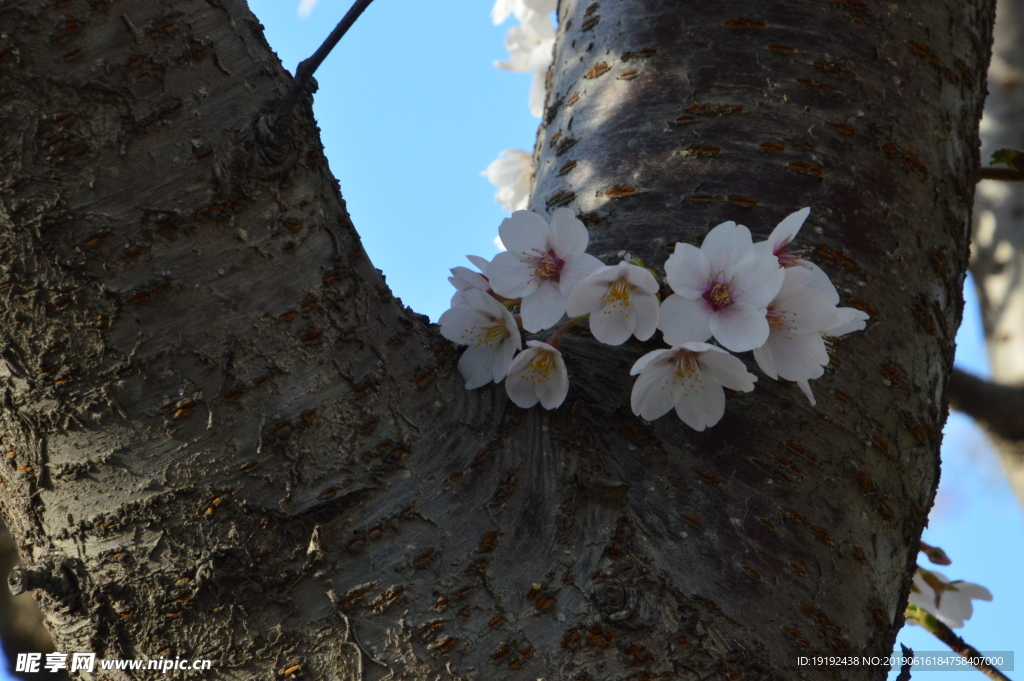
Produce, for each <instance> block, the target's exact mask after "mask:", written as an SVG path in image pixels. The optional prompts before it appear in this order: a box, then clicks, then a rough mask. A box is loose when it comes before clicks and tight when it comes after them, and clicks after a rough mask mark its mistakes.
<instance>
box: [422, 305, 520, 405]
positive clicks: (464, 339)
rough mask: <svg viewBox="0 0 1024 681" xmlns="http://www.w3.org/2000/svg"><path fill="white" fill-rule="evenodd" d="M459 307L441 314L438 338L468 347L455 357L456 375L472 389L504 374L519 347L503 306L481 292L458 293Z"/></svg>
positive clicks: (515, 330)
mask: <svg viewBox="0 0 1024 681" xmlns="http://www.w3.org/2000/svg"><path fill="white" fill-rule="evenodd" d="M462 302H463V304H462V305H461V306H459V307H453V308H452V309H450V310H448V311H447V312H445V313H444V314H443V315H441V318H440V319H439V320H438V323H439V324H440V325H441V335H442V336H444V337H445V338H447V339H448V340H450V341H452V342H453V343H458V344H459V345H468V346H469V347H468V348H466V351H465V352H464V353H462V357H460V358H459V373H460V374H462V377H463V378H464V379H466V389H467V390H472V389H473V388H479V387H480V386H482V385H485V384H487V383H490V382H491V381H494V382H495V383H498V382H499V381H501V380H502V379H503V378H505V375H506V374H508V370H509V366H510V365H511V364H512V356H513V355H514V354H515V352H516V350H519V349H520V348H522V347H523V344H522V340H521V339H520V337H519V328H518V327H517V326H516V320H515V319H514V318H513V317H512V315H511V314H509V311H508V310H507V309H506V308H505V306H504V305H502V304H501V303H499V302H498V301H497V300H495V299H494V298H492V297H491V296H489V295H487V294H486V293H484V292H483V291H478V290H476V289H469V290H466V291H463V293H462Z"/></svg>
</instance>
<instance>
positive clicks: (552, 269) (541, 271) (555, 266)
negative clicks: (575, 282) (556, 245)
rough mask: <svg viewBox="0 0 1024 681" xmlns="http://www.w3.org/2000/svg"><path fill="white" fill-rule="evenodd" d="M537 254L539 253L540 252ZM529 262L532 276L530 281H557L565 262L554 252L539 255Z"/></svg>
mask: <svg viewBox="0 0 1024 681" xmlns="http://www.w3.org/2000/svg"><path fill="white" fill-rule="evenodd" d="M537 252H538V253H540V251H537ZM530 260H531V265H533V276H532V277H531V278H530V281H554V282H557V281H559V279H560V277H561V276H562V267H564V266H565V261H564V260H562V259H561V258H559V257H558V256H557V255H555V252H554V251H548V252H547V253H540V255H537V256H534V257H533V258H531V259H530Z"/></svg>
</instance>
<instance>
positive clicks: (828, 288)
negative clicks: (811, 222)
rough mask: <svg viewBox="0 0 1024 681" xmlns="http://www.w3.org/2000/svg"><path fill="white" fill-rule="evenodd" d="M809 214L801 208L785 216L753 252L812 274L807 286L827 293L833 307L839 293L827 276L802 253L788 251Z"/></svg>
mask: <svg viewBox="0 0 1024 681" xmlns="http://www.w3.org/2000/svg"><path fill="white" fill-rule="evenodd" d="M810 213H811V209H810V208H801V209H800V210H798V211H797V212H795V213H792V214H790V215H787V216H786V217H784V218H783V219H782V222H780V223H779V224H778V225H776V226H775V229H773V230H772V233H771V235H769V237H768V239H767V240H765V241H759V242H758V243H756V244H754V250H755V251H757V252H758V253H771V254H772V255H774V256H775V257H776V258H778V260H779V265H780V266H781V267H784V268H791V267H803V268H804V269H807V270H810V271H811V272H813V273H814V279H813V280H812V281H811V283H810V284H809V285H811V286H814V287H815V288H819V289H821V290H822V291H824V292H825V293H827V294H828V295H829V296H830V297H831V298H832V303H833V304H834V305H835V304H838V303H839V293H838V292H837V291H836V287H835V286H834V285H833V284H832V280H830V279H829V278H828V275H827V274H825V272H824V271H822V269H821V268H820V267H818V266H817V265H815V264H814V263H813V262H811V261H810V260H806V259H804V258H803V257H801V256H803V252H802V251H789V247H790V245H791V244H792V243H793V239H795V238H796V235H797V234H798V233H799V232H800V228H801V227H802V226H803V224H804V221H805V220H807V216H808V215H810Z"/></svg>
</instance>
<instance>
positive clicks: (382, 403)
mask: <svg viewBox="0 0 1024 681" xmlns="http://www.w3.org/2000/svg"><path fill="white" fill-rule="evenodd" d="M891 7H892V6H890V5H882V4H878V5H877V6H874V5H872V6H870V7H869V6H868V5H866V4H862V3H861V2H859V1H858V2H854V1H853V0H845V1H844V2H837V3H820V2H818V1H817V0H802V1H799V2H790V3H785V4H780V3H774V2H767V1H764V0H762V1H761V2H743V3H739V2H722V3H704V4H703V6H701V5H698V4H695V3H678V2H671V1H669V0H637V1H636V2H630V3H624V2H623V3H577V2H573V1H572V0H569V1H568V2H563V3H562V6H561V7H560V10H559V11H560V20H561V28H560V36H559V44H558V46H557V47H556V63H555V66H554V68H553V69H552V90H551V92H552V94H551V96H550V100H549V108H548V113H547V117H546V119H545V120H546V124H545V126H544V127H543V128H542V130H541V134H540V138H539V141H538V163H539V169H540V170H539V175H538V180H537V189H536V192H535V196H536V198H535V205H536V206H537V207H539V208H542V209H544V208H553V207H555V206H557V205H566V204H569V205H573V206H574V207H575V208H576V209H577V210H578V212H580V213H583V214H584V217H585V219H586V221H587V222H588V224H589V226H590V231H591V239H592V243H593V244H594V246H593V248H592V251H596V253H597V255H599V257H602V258H603V259H604V260H606V261H607V262H612V261H615V260H616V259H617V257H618V255H617V254H618V253H619V252H620V251H625V250H629V251H631V252H633V253H634V254H636V255H639V256H641V257H643V258H644V259H645V261H647V262H648V263H649V264H651V265H653V266H654V267H655V268H660V266H661V264H662V263H663V262H664V260H665V257H666V255H667V251H666V250H665V249H664V248H663V247H664V246H666V245H667V244H669V243H670V242H672V241H675V240H689V241H698V240H699V238H700V236H701V235H702V234H703V233H704V232H705V231H706V230H707V228H708V227H710V226H711V225H713V224H715V223H717V222H720V221H722V220H725V219H729V218H734V217H737V216H740V217H741V219H742V221H744V222H746V223H747V224H749V225H750V226H751V227H752V228H753V229H754V231H755V233H756V234H757V235H758V236H760V237H763V236H765V235H766V234H767V232H768V231H769V230H770V228H771V226H772V225H774V223H775V222H776V221H777V220H778V219H779V218H780V217H782V216H783V215H785V214H786V213H788V212H791V211H792V210H795V209H797V208H800V207H801V206H803V205H811V206H813V207H814V211H815V212H814V213H813V214H812V218H811V220H810V224H809V225H808V226H807V227H805V234H804V235H803V237H802V241H803V243H805V244H806V245H808V246H809V247H810V248H811V249H812V252H813V253H814V254H815V257H816V259H817V260H818V261H819V262H820V263H821V264H822V266H823V267H824V268H825V269H826V271H827V272H828V273H829V274H830V275H831V276H832V277H833V279H834V280H835V281H836V282H837V284H838V285H839V286H840V289H841V290H842V291H843V293H844V295H845V296H846V298H847V302H848V303H852V304H854V305H859V306H861V307H863V308H864V309H865V310H867V311H868V312H869V313H870V314H871V315H872V317H873V319H872V321H871V322H870V325H869V328H868V330H867V332H866V333H865V334H863V335H861V336H859V337H855V338H853V339H850V340H848V341H844V342H843V343H842V345H841V348H840V351H839V353H838V356H837V357H836V362H835V368H836V369H837V370H836V372H835V373H834V375H832V374H830V375H829V376H827V377H825V378H823V379H821V380H820V381H817V382H816V385H815V388H816V392H817V395H818V402H819V404H818V407H817V408H811V407H810V406H809V405H808V404H807V403H806V401H805V400H804V398H803V396H802V395H801V394H800V393H799V391H798V390H796V389H795V388H794V387H793V386H791V385H784V384H780V383H774V382H772V381H770V380H766V379H763V378H762V380H761V381H760V383H759V386H758V389H757V390H756V391H755V392H754V393H751V394H748V395H731V396H730V401H729V406H728V409H727V413H726V416H725V418H724V419H723V421H722V423H721V424H719V426H717V427H715V428H714V429H712V430H710V431H708V432H705V433H700V434H698V433H694V432H692V431H690V430H688V429H687V428H686V427H685V426H684V425H682V424H681V423H680V422H678V421H677V420H674V419H672V418H664V419H661V420H659V421H657V422H655V423H644V422H642V421H639V420H638V419H636V418H635V417H633V416H632V414H631V412H630V410H629V388H630V385H631V381H630V379H629V377H628V370H629V367H630V365H631V364H632V361H633V360H634V359H635V358H636V357H638V356H639V355H640V354H641V353H643V352H645V351H646V350H649V349H652V348H654V347H656V346H657V343H655V342H653V341H652V342H650V343H646V344H640V343H631V344H627V345H626V346H624V347H622V348H618V349H610V348H608V347H607V346H600V345H599V344H597V343H595V342H594V341H592V340H590V339H588V338H587V337H586V335H585V334H583V333H576V334H570V335H569V337H567V338H566V339H565V340H564V342H563V349H564V350H565V351H566V353H567V356H568V359H567V362H568V365H569V373H570V377H571V381H572V389H571V390H570V394H569V398H568V400H567V401H566V403H565V405H563V407H562V408H561V409H560V410H558V411H556V412H551V413H548V412H543V411H541V410H539V409H532V410H528V411H523V410H520V409H518V408H516V407H514V406H510V405H509V403H508V401H507V399H506V398H505V396H504V392H503V389H502V387H498V388H486V389H481V390H477V391H473V392H467V391H465V390H463V389H462V385H461V381H460V379H459V378H458V376H457V373H456V370H455V361H456V358H457V354H456V353H455V351H454V350H453V349H452V348H450V347H449V346H448V344H447V343H446V342H443V341H442V340H441V339H440V338H439V336H438V335H437V333H436V331H435V330H434V329H432V328H431V327H430V326H429V325H428V324H427V321H426V319H424V318H423V317H419V316H416V315H414V314H412V313H411V312H409V311H407V310H405V309H403V308H402V306H401V305H400V303H399V302H398V301H396V300H395V299H394V298H393V297H392V296H391V295H390V293H389V292H388V291H387V289H386V287H385V286H384V283H383V280H382V278H381V277H380V276H379V273H377V272H376V271H375V270H374V269H373V268H372V266H371V265H370V263H369V262H368V260H367V259H366V257H365V254H364V253H363V251H362V249H361V247H360V245H359V241H358V237H357V235H356V234H355V231H354V229H353V227H352V225H351V223H350V222H349V220H348V217H347V214H346V213H345V208H344V203H343V201H342V200H341V197H340V195H339V193H338V190H337V185H336V183H335V182H334V180H333V178H332V177H331V176H330V174H329V171H328V169H327V164H326V161H325V159H324V158H323V156H322V152H321V148H320V145H319V141H318V139H317V136H316V130H315V127H314V124H313V121H312V117H311V113H310V111H309V108H308V105H307V106H305V107H303V110H302V111H301V112H299V114H298V115H296V116H295V118H294V119H293V124H292V126H291V128H290V129H289V130H288V131H287V132H286V134H284V135H282V136H281V137H280V138H271V137H269V136H267V135H266V134H264V135H260V134H258V132H257V131H256V130H257V129H258V127H259V126H258V124H257V121H258V117H259V115H260V114H261V113H266V112H268V111H272V110H273V106H274V104H275V103H276V101H277V99H278V98H279V97H280V96H281V95H282V93H283V92H284V91H285V89H286V87H287V85H288V82H289V78H288V76H287V74H286V73H285V72H284V71H283V69H282V68H281V67H280V64H279V63H278V62H277V60H276V59H275V58H274V56H273V54H272V53H271V52H270V50H269V49H268V47H267V45H266V44H265V42H264V40H263V38H262V35H261V33H260V31H259V27H258V24H257V23H256V21H255V19H254V18H253V17H252V16H251V15H250V14H249V13H248V11H247V10H246V9H245V7H244V6H242V5H240V4H239V3H238V2H237V1H236V0H222V1H220V2H214V1H213V0H210V1H209V2H201V1H200V0H191V1H182V2H174V3H169V2H153V1H152V0H149V1H143V0H137V1H135V2H129V1H125V2H120V3H115V4H112V3H108V2H104V1H98V2H93V3H85V2H84V1H80V0H68V1H67V2H65V3H63V4H54V3H43V2H24V3H20V4H18V5H17V6H5V7H4V8H3V10H2V11H0V28H2V30H3V31H4V36H5V37H4V38H3V40H4V43H3V45H2V46H0V62H2V63H0V69H2V74H0V75H2V79H0V84H2V85H0V116H2V117H3V125H4V127H5V129H7V130H8V131H9V132H8V134H6V135H5V137H4V138H3V139H2V140H0V158H2V159H3V162H4V170H3V173H4V178H3V181H4V182H5V186H7V187H8V188H9V191H8V192H6V193H5V194H3V196H2V198H0V201H2V203H0V206H2V208H0V210H2V211H3V212H2V214H0V222H2V227H3V229H2V231H0V263H4V265H3V267H4V268H5V273H4V278H3V283H4V286H3V287H2V288H0V296H3V301H4V304H3V309H2V311H0V321H2V326H0V328H2V329H4V330H5V333H6V335H7V338H6V342H7V347H6V350H5V351H4V353H3V357H4V359H5V362H6V367H7V369H6V373H7V375H6V376H5V377H4V381H5V387H4V405H3V409H2V411H0V437H2V439H3V443H4V445H5V447H6V451H7V454H6V455H5V456H4V461H5V463H3V464H0V465H2V466H4V469H3V473H2V477H3V480H4V485H3V486H2V487H0V495H2V500H3V506H2V510H3V513H4V516H5V518H6V519H7V520H8V521H9V523H10V524H11V527H12V529H13V531H14V534H15V536H16V537H17V538H18V541H19V546H20V547H21V549H22V552H23V555H24V556H25V557H26V561H27V562H28V563H29V567H30V568H31V570H32V571H31V573H28V574H27V576H26V577H25V580H24V581H25V582H26V584H27V585H30V586H36V585H37V586H38V587H39V588H38V591H37V593H38V595H39V596H40V598H41V601H42V604H43V607H44V610H45V611H46V613H47V617H48V623H49V626H50V627H51V630H52V631H53V634H54V637H55V641H56V645H57V647H58V649H61V650H65V651H68V652H70V651H73V650H95V651H96V652H98V653H100V654H101V655H104V656H106V657H143V656H149V657H159V656H171V657H174V656H178V655H180V656H182V657H192V658H197V657H199V658H201V657H210V658H213V659H215V660H216V662H215V663H214V669H215V672H216V673H215V676H216V677H217V678H243V677H249V676H252V675H258V676H260V678H269V677H270V676H271V673H272V672H278V673H281V674H285V675H288V676H295V675H297V674H300V673H301V674H303V675H306V676H308V677H310V678H338V679H351V680H356V679H380V678H384V677H385V676H388V675H389V674H390V676H389V678H392V679H410V680H411V679H417V680H421V679H432V678H464V679H503V678H509V679H520V678H521V679H527V678H528V679H537V678H545V679H579V680H583V679H592V680H597V679H625V678H633V679H642V678H646V679H651V678H666V679H667V678H684V679H691V678H692V679H697V678H708V677H709V675H710V676H714V677H720V678H743V679H781V678H787V679H789V678H807V679H817V678H831V677H832V676H833V674H832V673H831V672H830V671H829V670H826V669H822V668H813V667H802V668H795V667H794V664H795V659H796V656H797V655H800V654H828V655H834V654H847V653H850V654H858V655H861V654H868V655H886V654H888V652H889V651H890V650H891V648H892V644H893V641H894V638H895V633H896V631H897V630H898V628H899V626H900V625H901V623H902V614H901V613H902V608H903V604H904V603H905V601H906V595H907V591H908V589H909V578H910V570H911V566H912V565H913V563H914V558H915V555H916V546H917V540H918V538H919V536H920V532H921V528H922V525H923V523H924V520H925V517H926V514H927V509H928V508H929V506H930V504H931V501H932V496H933V493H934V488H935V484H936V482H937V475H938V444H939V438H940V429H941V425H942V422H943V420H944V418H945V412H946V410H945V389H946V383H947V377H948V372H949V369H950V367H951V363H952V341H953V334H954V333H955V329H956V327H957V325H958V323H959V319H960V308H961V298H960V290H961V289H960V287H961V286H962V283H963V273H964V269H965V267H966V258H967V253H966V234H967V229H968V225H969V216H970V209H971V197H972V192H971V189H970V188H971V187H972V186H973V183H972V180H973V178H974V177H975V175H976V173H977V132H976V130H977V118H978V115H979V112H980V108H981V102H982V99H983V83H982V82H981V80H982V79H981V77H980V76H981V74H983V73H984V68H985V66H986V60H987V55H988V45H989V30H990V23H991V19H992V16H991V15H992V8H991V7H990V6H989V5H988V4H986V3H960V2H956V3H954V2H950V3H935V2H932V1H930V0H929V1H928V2H924V1H923V0H921V1H918V2H911V3H904V4H903V5H901V6H900V7H899V8H898V11H897V10H894V9H891ZM907 310H910V311H912V313H913V315H912V320H913V321H912V322H909V323H908V317H907V314H906V311H907ZM840 360H841V363H840ZM296 665H298V666H296ZM882 674H883V670H882V669H880V668H857V669H853V670H849V669H844V673H843V675H844V678H851V679H852V678H865V679H867V678H881V676H882Z"/></svg>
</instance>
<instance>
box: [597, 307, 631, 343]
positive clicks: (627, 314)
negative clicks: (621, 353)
mask: <svg viewBox="0 0 1024 681" xmlns="http://www.w3.org/2000/svg"><path fill="white" fill-rule="evenodd" d="M635 328H636V314H635V311H634V309H633V307H632V305H629V306H625V305H615V306H612V305H605V306H604V307H603V308H602V309H600V310H598V311H596V312H592V313H591V314H590V332H591V333H592V334H594V338H596V339H597V340H599V341H601V342H602V343H605V344H606V345H622V344H623V343H625V342H626V340H628V339H629V337H630V336H632V335H633V329H635Z"/></svg>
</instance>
